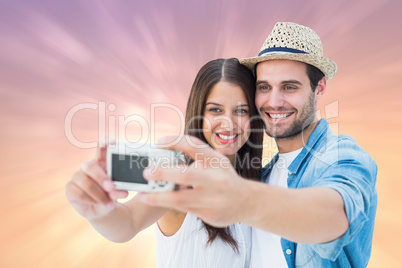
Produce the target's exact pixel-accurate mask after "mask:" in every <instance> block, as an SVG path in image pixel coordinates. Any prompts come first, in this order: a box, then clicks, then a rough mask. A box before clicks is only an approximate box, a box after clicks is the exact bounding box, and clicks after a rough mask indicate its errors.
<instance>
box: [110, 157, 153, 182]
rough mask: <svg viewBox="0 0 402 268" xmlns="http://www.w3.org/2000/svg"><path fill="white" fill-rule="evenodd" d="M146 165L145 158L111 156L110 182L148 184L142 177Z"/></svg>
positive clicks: (147, 160) (147, 163) (146, 160)
mask: <svg viewBox="0 0 402 268" xmlns="http://www.w3.org/2000/svg"><path fill="white" fill-rule="evenodd" d="M148 165H149V159H148V157H146V156H145V157H144V156H139V155H119V154H112V180H114V181H122V182H133V183H141V184H148V182H147V181H146V180H145V179H144V177H143V176H142V171H143V170H144V168H146V167H147V166H148Z"/></svg>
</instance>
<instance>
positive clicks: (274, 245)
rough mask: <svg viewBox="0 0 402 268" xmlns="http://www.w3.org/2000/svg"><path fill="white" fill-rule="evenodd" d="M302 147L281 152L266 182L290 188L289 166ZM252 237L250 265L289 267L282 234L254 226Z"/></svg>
mask: <svg viewBox="0 0 402 268" xmlns="http://www.w3.org/2000/svg"><path fill="white" fill-rule="evenodd" d="M302 149H303V148H301V149H299V150H296V151H293V152H290V153H286V154H279V158H278V161H277V162H276V163H275V165H274V166H273V168H272V170H271V174H270V175H269V176H268V178H266V181H265V182H266V183H268V184H270V185H275V186H280V187H283V188H288V183H287V179H288V172H289V171H288V167H289V166H290V164H291V163H292V162H293V160H294V159H295V158H296V156H297V155H298V154H299V153H300V152H301V150H302ZM274 205H275V204H267V206H274ZM251 237H252V238H251V239H252V249H251V261H250V267H252V268H260V267H264V268H269V267H272V268H273V267H275V268H282V267H288V265H287V263H286V259H285V256H284V255H283V251H282V246H281V237H280V236H278V235H276V234H271V233H268V232H265V231H262V230H260V229H257V228H252V231H251Z"/></svg>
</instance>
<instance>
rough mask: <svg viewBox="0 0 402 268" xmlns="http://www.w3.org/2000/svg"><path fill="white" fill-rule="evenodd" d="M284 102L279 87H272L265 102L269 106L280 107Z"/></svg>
mask: <svg viewBox="0 0 402 268" xmlns="http://www.w3.org/2000/svg"><path fill="white" fill-rule="evenodd" d="M283 103H284V100H283V95H282V92H281V91H280V90H279V89H272V90H271V92H270V94H269V95H268V100H267V104H268V106H269V107H272V108H278V107H282V106H283Z"/></svg>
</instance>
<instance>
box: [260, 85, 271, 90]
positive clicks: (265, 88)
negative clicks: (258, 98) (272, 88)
mask: <svg viewBox="0 0 402 268" xmlns="http://www.w3.org/2000/svg"><path fill="white" fill-rule="evenodd" d="M258 89H259V90H268V89H269V87H268V86H263V85H261V86H258Z"/></svg>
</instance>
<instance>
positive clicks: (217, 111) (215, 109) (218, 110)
mask: <svg viewBox="0 0 402 268" xmlns="http://www.w3.org/2000/svg"><path fill="white" fill-rule="evenodd" d="M208 111H210V112H213V113H219V112H220V111H221V109H219V108H210V109H209V110H208Z"/></svg>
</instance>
